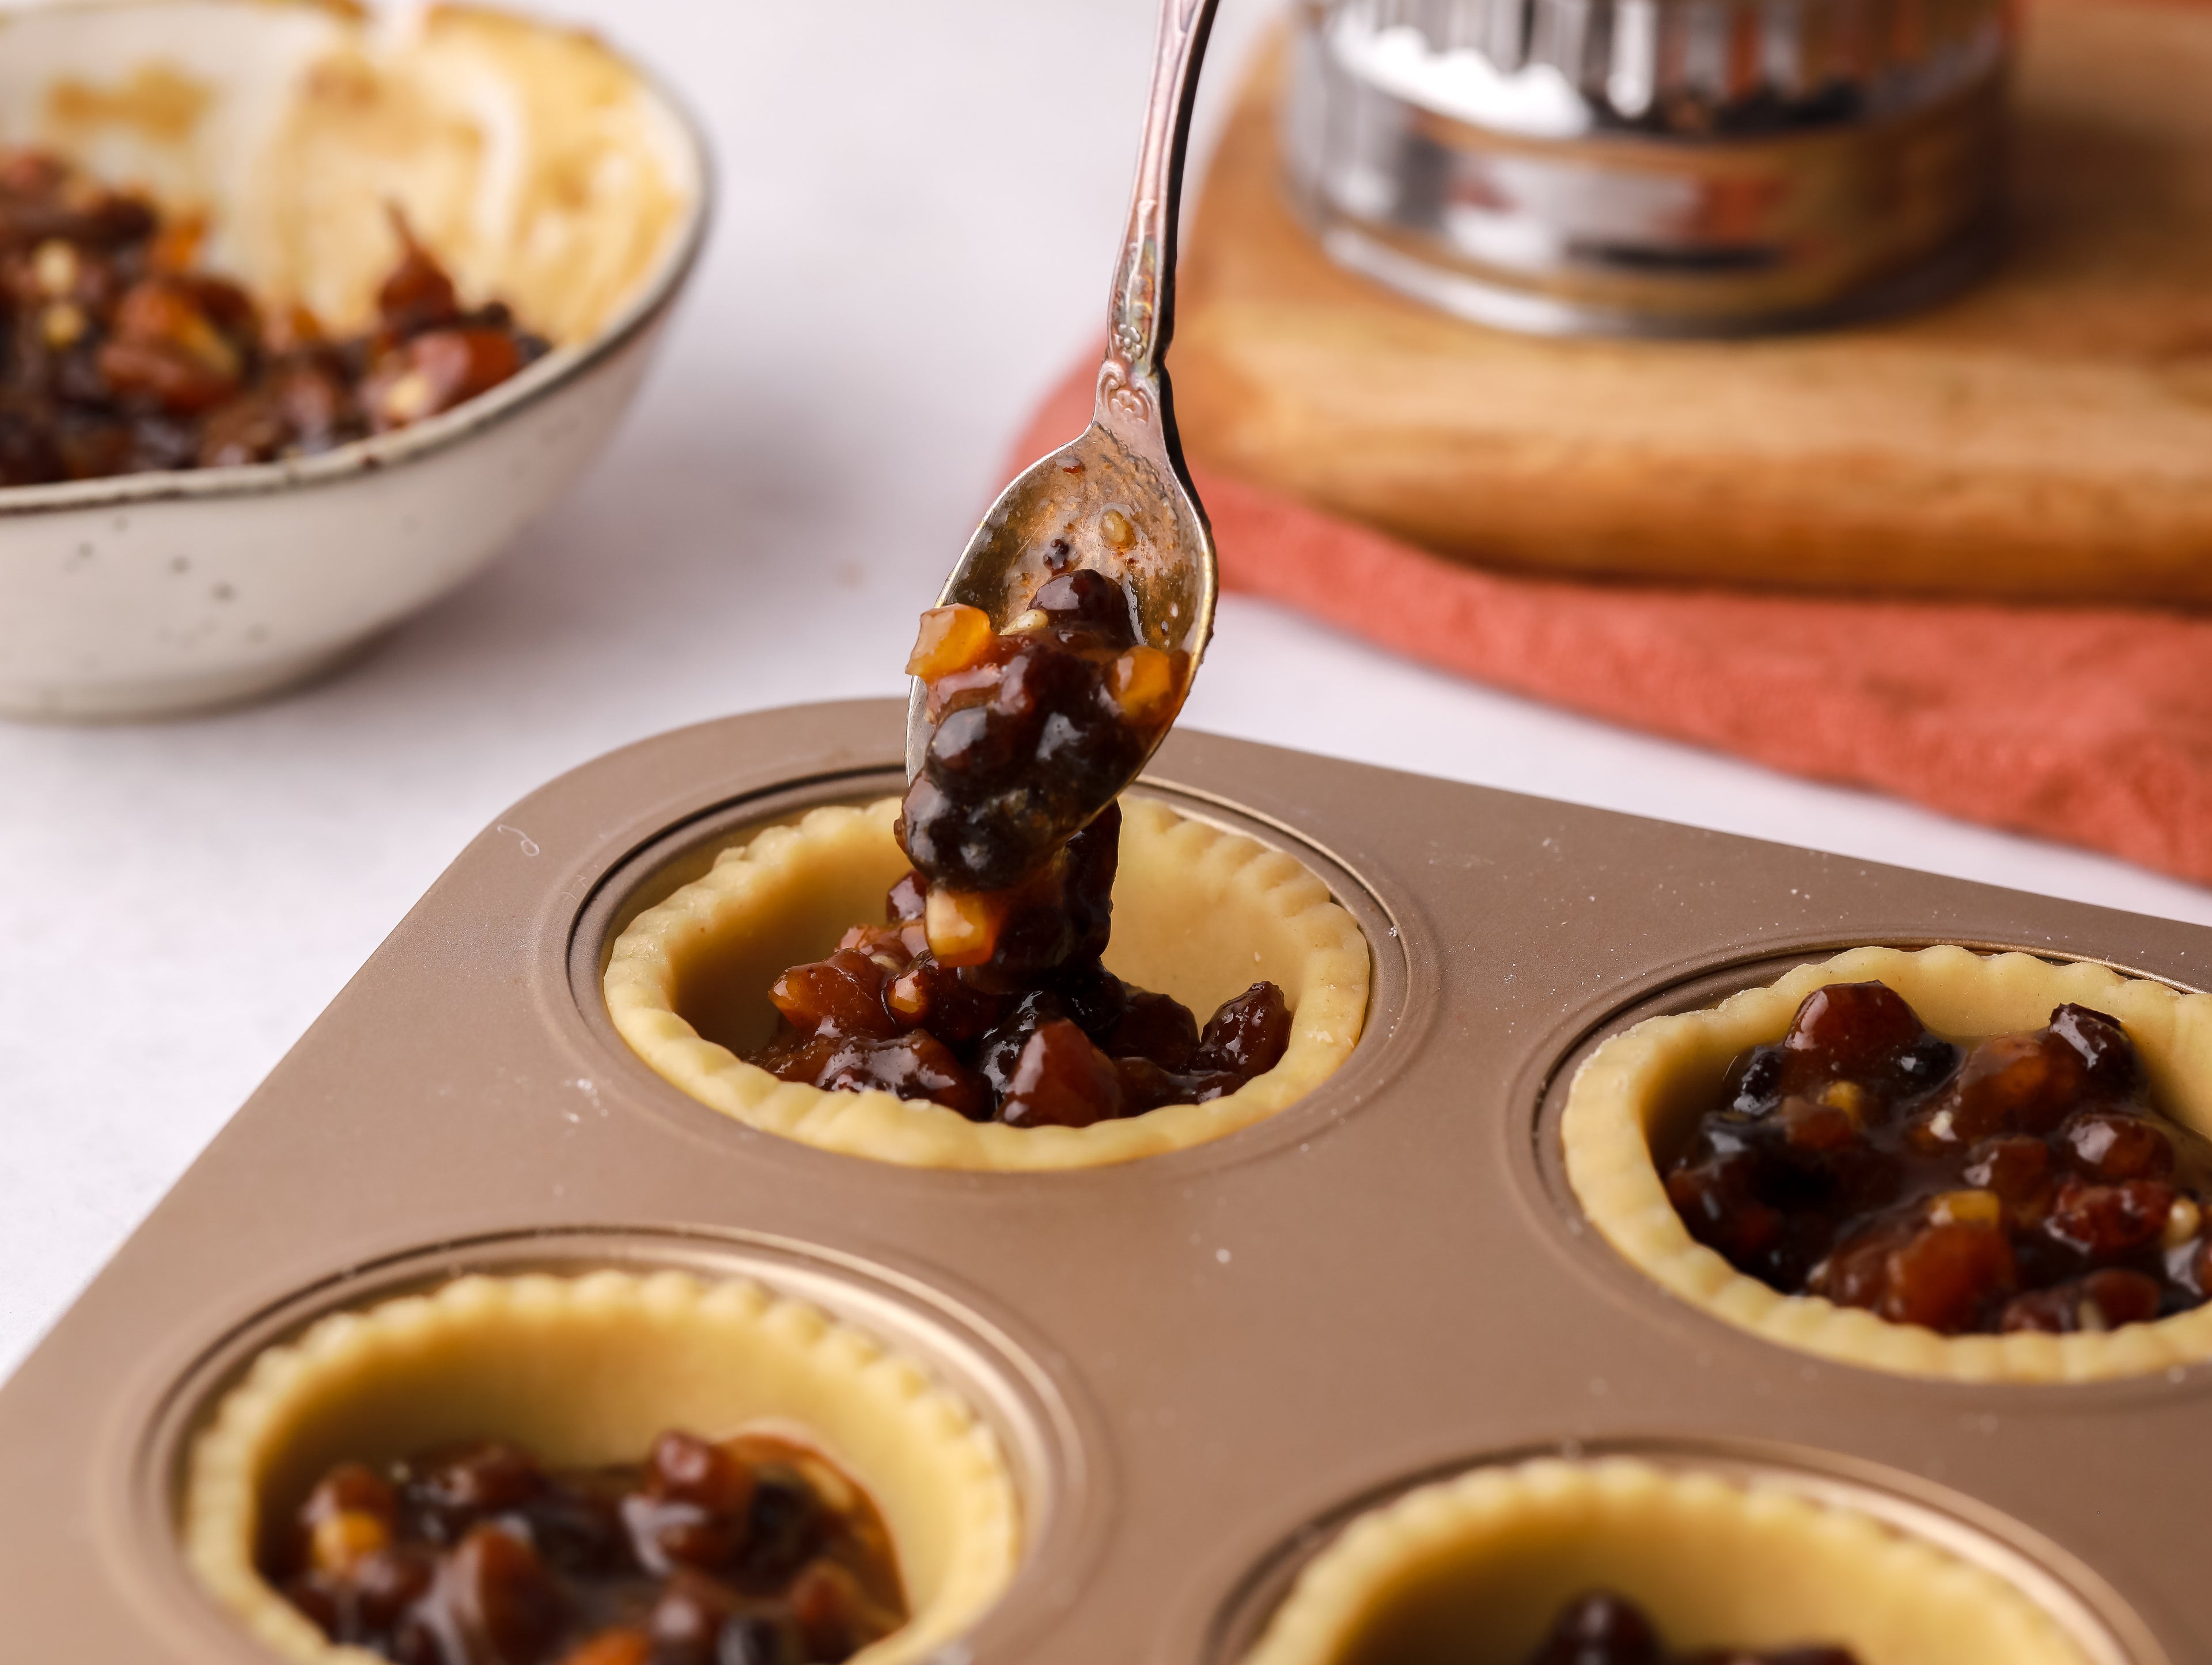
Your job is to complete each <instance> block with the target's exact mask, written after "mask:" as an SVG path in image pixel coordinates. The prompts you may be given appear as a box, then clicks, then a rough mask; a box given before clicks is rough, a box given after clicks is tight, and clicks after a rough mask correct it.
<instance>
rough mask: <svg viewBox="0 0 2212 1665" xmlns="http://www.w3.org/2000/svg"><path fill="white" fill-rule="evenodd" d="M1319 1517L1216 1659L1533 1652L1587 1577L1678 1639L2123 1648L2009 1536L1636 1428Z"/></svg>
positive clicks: (1397, 1660) (1906, 1649)
mask: <svg viewBox="0 0 2212 1665" xmlns="http://www.w3.org/2000/svg"><path fill="white" fill-rule="evenodd" d="M1323 1530H1324V1532H1325V1533H1326V1534H1327V1536H1326V1540H1325V1542H1324V1545H1323V1547H1321V1548H1320V1549H1319V1550H1318V1551H1316V1552H1313V1553H1310V1554H1309V1555H1308V1556H1307V1557H1305V1558H1304V1559H1302V1560H1300V1561H1299V1563H1298V1565H1297V1570H1296V1571H1295V1574H1294V1575H1291V1574H1290V1573H1288V1572H1281V1573H1279V1574H1278V1575H1277V1577H1276V1578H1275V1579H1274V1581H1273V1583H1274V1584H1275V1586H1276V1588H1275V1589H1274V1590H1273V1595H1275V1596H1277V1597H1278V1598H1279V1599H1278V1600H1276V1601H1273V1604H1272V1607H1271V1610H1269V1609H1262V1610H1261V1611H1262V1612H1263V1613H1264V1617H1265V1624H1264V1627H1261V1628H1259V1634H1258V1638H1257V1640H1256V1641H1255V1643H1253V1644H1252V1645H1251V1646H1250V1647H1249V1650H1244V1649H1243V1648H1236V1649H1235V1651H1234V1652H1233V1653H1231V1652H1226V1651H1225V1653H1224V1654H1223V1657H1224V1658H1225V1659H1227V1658H1231V1657H1241V1658H1242V1659H1243V1662H1244V1665H1522V1661H1524V1660H1526V1659H1527V1658H1528V1656H1529V1655H1530V1654H1531V1653H1532V1652H1534V1650H1535V1648H1536V1647H1537V1645H1538V1644H1540V1643H1541V1641H1542V1640H1543V1638H1544V1637H1545V1635H1546V1633H1547V1632H1548V1631H1549V1629H1550V1627H1551V1625H1552V1622H1553V1619H1555V1618H1556V1616H1557V1615H1558V1613H1559V1611H1560V1609H1561V1608H1563V1607H1565V1605H1566V1604H1567V1603H1568V1602H1569V1601H1571V1600H1573V1599H1574V1598H1575V1597H1576V1596H1577V1595H1583V1594H1584V1593H1586V1592H1588V1591H1589V1590H1592V1589H1606V1590H1610V1591H1613V1592H1614V1593H1616V1594H1618V1595H1625V1596H1626V1597H1627V1598H1629V1599H1630V1600H1631V1601H1634V1602H1636V1603H1637V1605H1638V1606H1639V1607H1643V1608H1644V1610H1645V1611H1646V1612H1647V1613H1650V1615H1651V1617H1652V1619H1653V1620H1654V1622H1655V1623H1656V1625H1657V1626H1658V1627H1659V1630H1660V1632H1661V1634H1662V1636H1663V1637H1664V1638H1666V1640H1667V1643H1668V1646H1669V1647H1670V1648H1671V1649H1674V1650H1688V1649H1691V1648H1696V1647H1723V1646H1731V1645H1732V1646H1738V1647H1765V1648H1779V1647H1789V1646H1792V1645H1801V1644H1811V1643H1814V1642H1819V1643H1824V1644H1842V1645H1846V1646H1849V1647H1850V1649H1851V1650H1853V1652H1854V1653H1855V1655H1856V1656H1857V1658H1858V1659H1859V1660H1860V1661H1861V1662H1862V1665H1956V1662H1959V1661H1963V1660H1991V1661H1995V1660H2003V1661H2004V1662H2006V1665H2092V1662H2106V1661H2111V1660H2114V1659H2118V1658H2122V1657H2124V1654H2122V1653H2120V1652H2119V1651H2118V1644H2117V1643H2116V1641H2115V1640H2114V1638H2112V1636H2111V1634H2110V1633H2109V1632H2106V1630H2105V1629H2104V1628H2103V1626H2101V1625H2100V1624H2099V1623H2098V1622H2097V1621H2096V1619H2094V1617H2093V1615H2092V1614H2091V1613H2089V1611H2088V1610H2087V1608H2086V1607H2083V1606H2082V1604H2081V1602H2080V1601H2078V1600H2077V1599H2075V1597H2074V1596H2073V1595H2072V1593H2071V1592H2070V1591H2069V1590H2068V1589H2066V1588H2065V1587H2064V1586H2063V1584H2061V1583H2057V1581H2055V1580H2053V1579H2052V1578H2051V1577H2049V1576H2048V1574H2047V1573H2045V1571H2044V1570H2043V1569H2042V1568H2041V1567H2040V1566H2039V1565H2036V1564H2035V1563H2033V1562H2032V1561H2030V1560H2028V1559H2026V1558H2024V1557H2023V1556H2022V1555H2021V1553H2019V1552H2018V1551H2017V1550H2015V1549H2014V1548H2012V1547H2009V1546H2008V1545H2006V1544H2004V1543H2002V1542H2001V1541H2000V1540H1997V1539H1996V1538H1993V1537H1990V1536H1988V1535H1985V1534H1982V1533H1980V1532H1978V1531H1977V1530H1975V1529H1974V1528H1972V1527H1969V1526H1967V1525H1966V1523H1965V1522H1963V1521H1961V1520H1960V1519H1958V1518H1957V1517H1956V1516H1951V1515H1948V1514H1945V1513H1942V1512H1941V1511H1939V1510H1932V1509H1929V1508H1928V1507H1926V1506H1924V1505H1917V1504H1909V1503H1906V1502H1905V1501H1904V1500H1903V1499H1901V1498H1898V1497H1897V1496H1895V1495H1894V1494H1893V1493H1889V1492H1883V1491H1881V1490H1877V1489H1875V1487H1873V1486H1867V1485H1864V1484H1853V1483H1848V1482H1844V1481H1841V1480H1836V1479H1833V1478H1831V1477H1826V1476H1822V1475H1819V1474H1814V1473H1810V1472H1807V1471H1804V1470H1802V1469H1796V1468H1790V1467H1789V1466H1787V1465H1786V1464H1784V1463H1781V1462H1778V1461H1772V1460H1765V1461H1761V1460H1758V1459H1745V1458H1742V1457H1739V1456H1732V1455H1729V1454H1716V1453H1696V1454H1688V1453H1682V1452H1676V1451H1667V1450H1663V1449H1662V1450H1656V1451H1638V1450H1634V1449H1624V1450H1620V1451H1615V1452H1612V1453H1607V1454H1594V1455H1575V1456H1571V1457H1570V1456H1561V1455H1546V1456H1537V1457H1522V1458H1521V1459H1519V1460H1517V1461H1515V1460H1507V1461H1498V1462H1491V1463H1484V1464H1480V1465H1477V1466H1475V1467H1474V1468H1468V1469H1465V1470H1462V1472H1460V1473H1457V1474H1451V1475H1449V1476H1446V1477H1443V1478H1441V1479H1433V1480H1427V1481H1425V1482H1424V1483H1421V1484H1418V1485H1415V1486H1412V1487H1411V1488H1409V1489H1407V1490H1404V1491H1401V1492H1398V1493H1397V1494H1396V1495H1395V1496H1393V1497H1390V1498H1387V1499H1385V1500H1383V1501H1381V1502H1375V1501H1372V1500H1370V1501H1369V1502H1368V1503H1367V1504H1364V1506H1361V1507H1358V1508H1357V1509H1356V1510H1354V1511H1353V1512H1352V1513H1351V1515H1350V1517H1349V1518H1348V1519H1347V1520H1340V1521H1339V1522H1335V1523H1334V1526H1333V1527H1330V1528H1323ZM1246 1624H1247V1627H1248V1628H1250V1627H1253V1625H1254V1621H1253V1619H1252V1618H1251V1617H1250V1615H1249V1613H1248V1614H1247V1615H1246ZM1231 1645H1232V1647H1234V1644H1231Z"/></svg>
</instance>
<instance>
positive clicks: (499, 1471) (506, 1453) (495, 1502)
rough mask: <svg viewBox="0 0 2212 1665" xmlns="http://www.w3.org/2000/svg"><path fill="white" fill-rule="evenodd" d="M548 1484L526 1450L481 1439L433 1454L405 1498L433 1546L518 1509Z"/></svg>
mask: <svg viewBox="0 0 2212 1665" xmlns="http://www.w3.org/2000/svg"><path fill="white" fill-rule="evenodd" d="M543 1485H544V1474H543V1473H542V1472H541V1471H540V1470H539V1468H538V1465H537V1463H536V1462H535V1461H532V1459H531V1457H530V1455H529V1454H528V1453H527V1452H525V1451H522V1450H520V1449H516V1448H515V1447H513V1446H512V1445H507V1444H503V1443H501V1442H499V1441H497V1440H478V1441H476V1442H474V1443H471V1444H467V1445H462V1446H456V1447H453V1448H450V1449H447V1450H444V1451H441V1452H439V1453H437V1454H435V1455H433V1456H432V1457H431V1458H430V1459H429V1460H428V1461H427V1462H425V1463H424V1464H423V1465H422V1466H421V1467H419V1468H416V1469H415V1470H414V1471H413V1472H412V1473H411V1474H410V1476H409V1477H408V1479H407V1480H406V1482H405V1484H404V1486H402V1488H401V1494H402V1499H403V1503H404V1506H405V1509H406V1510H407V1512H408V1513H409V1514H410V1515H411V1516H415V1517H416V1518H417V1519H418V1520H419V1522H420V1529H421V1530H422V1531H423V1532H425V1533H426V1534H427V1535H428V1537H429V1538H430V1540H431V1541H432V1542H434V1543H453V1542H456V1541H458V1540H459V1539H460V1538H461V1537H462V1535H463V1534H465V1533H466V1532H467V1531H468V1530H469V1528H471V1527H473V1526H475V1525H476V1524H477V1522H479V1521H481V1520H483V1518H484V1517H485V1516H489V1515H497V1514H501V1513H504V1512H506V1511H507V1510H515V1509H520V1507H521V1506H522V1505H523V1504H526V1503H528V1502H529V1501H530V1500H531V1499H532V1498H534V1497H536V1496H537V1495H538V1490H539V1488H540V1487H541V1486H543Z"/></svg>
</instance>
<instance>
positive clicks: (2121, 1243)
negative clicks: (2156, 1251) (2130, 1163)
mask: <svg viewBox="0 0 2212 1665" xmlns="http://www.w3.org/2000/svg"><path fill="white" fill-rule="evenodd" d="M2173 1198H2174V1190H2173V1188H2172V1186H2171V1185H2168V1184H2166V1182H2164V1181H2162V1180H2154V1179H2133V1180H2123V1181H2121V1182H2119V1183H2118V1184H2117V1185H2094V1184H2091V1183H2090V1182H2087V1181H2086V1180H2082V1179H2079V1178H2077V1177H2075V1176H2073V1175H2070V1174H2069V1176H2067V1177H2066V1178H2064V1179H2063V1180H2061V1181H2060V1182H2059V1184H2058V1193H2057V1196H2056V1197H2055V1198H2054V1199H2053V1200H2052V1201H2051V1212H2050V1214H2049V1216H2048V1217H2047V1218H2045V1221H2044V1230H2045V1231H2047V1232H2048V1233H2050V1235H2051V1237H2055V1238H2057V1239H2058V1241H2060V1242H2061V1243H2065V1244H2067V1245H2068V1246H2069V1247H2070V1248H2072V1249H2076V1250H2078V1251H2080V1252H2081V1254H2083V1255H2087V1256H2089V1257H2090V1258H2092V1259H2093V1260H2111V1259H2114V1258H2117V1257H2118V1256H2119V1255H2125V1254H2127V1253H2129V1252H2130V1250H2132V1249H2142V1248H2144V1247H2146V1246H2148V1245H2149V1244H2151V1243H2156V1242H2157V1241H2158V1240H2159V1237H2160V1235H2161V1234H2162V1233H2163V1232H2164V1231H2165V1230H2166V1216H2167V1215H2168V1214H2170V1213H2171V1212H2172V1209H2173Z"/></svg>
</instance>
